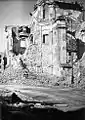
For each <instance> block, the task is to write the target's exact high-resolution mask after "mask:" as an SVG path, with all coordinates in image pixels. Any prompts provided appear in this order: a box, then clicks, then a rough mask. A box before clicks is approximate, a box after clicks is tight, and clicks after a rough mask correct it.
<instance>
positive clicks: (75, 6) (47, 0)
mask: <svg viewBox="0 0 85 120" xmlns="http://www.w3.org/2000/svg"><path fill="white" fill-rule="evenodd" d="M44 4H49V5H51V4H54V5H57V6H58V7H59V8H61V9H71V10H77V11H83V6H81V5H80V4H79V3H78V2H75V3H73V2H70V3H67V2H64V1H58V0H38V1H37V3H36V4H35V5H34V10H35V9H37V7H38V6H41V5H44Z"/></svg>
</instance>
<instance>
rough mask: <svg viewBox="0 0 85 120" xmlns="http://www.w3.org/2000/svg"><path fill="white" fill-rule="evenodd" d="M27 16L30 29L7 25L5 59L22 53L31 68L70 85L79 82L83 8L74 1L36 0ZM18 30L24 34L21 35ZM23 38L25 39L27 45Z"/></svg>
mask: <svg viewBox="0 0 85 120" xmlns="http://www.w3.org/2000/svg"><path fill="white" fill-rule="evenodd" d="M30 15H31V24H30V31H31V32H29V30H28V32H26V31H24V27H25V26H22V27H20V26H18V27H13V26H12V27H8V28H9V30H8V31H9V32H7V33H9V36H8V38H7V44H10V45H7V46H8V48H6V51H7V55H8V56H9V57H8V58H10V57H11V56H12V58H13V56H16V57H17V59H18V58H20V57H19V55H20V56H24V59H23V61H24V62H25V64H26V65H27V67H28V69H29V70H30V71H32V72H37V73H38V74H45V75H52V76H56V77H57V78H59V79H60V80H62V81H67V83H69V84H70V83H75V82H76V83H78V82H79V80H80V79H81V71H82V70H84V68H82V67H83V66H84V64H83V63H84V58H85V57H84V51H85V49H84V48H85V22H84V9H83V7H82V6H81V5H80V4H78V3H77V2H75V3H71V2H69V3H67V2H63V1H57V0H38V1H37V3H36V4H35V5H34V11H33V12H32V13H30ZM21 28H23V30H20V29H21ZM20 31H21V32H20ZM10 32H11V33H10ZM15 33H16V34H15ZM21 33H24V35H21V38H20V34H21ZM25 33H26V35H25ZM23 40H25V42H26V41H27V42H26V46H25V42H24V41H23ZM16 42H17V43H18V44H15V43H16ZM21 43H23V44H21ZM20 45H21V46H20ZM9 46H10V47H9ZM12 58H11V63H12V61H13V60H12ZM8 61H10V59H9V60H8ZM8 63H10V62H8ZM13 64H14V63H13ZM80 68H82V70H81V69H80ZM57 80H58V79H56V81H57Z"/></svg>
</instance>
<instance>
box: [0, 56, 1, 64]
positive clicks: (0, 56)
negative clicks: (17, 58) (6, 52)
mask: <svg viewBox="0 0 85 120" xmlns="http://www.w3.org/2000/svg"><path fill="white" fill-rule="evenodd" d="M0 63H1V55H0Z"/></svg>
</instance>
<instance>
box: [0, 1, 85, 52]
mask: <svg viewBox="0 0 85 120" xmlns="http://www.w3.org/2000/svg"><path fill="white" fill-rule="evenodd" d="M36 1H37V0H0V52H1V51H3V50H4V36H3V31H4V27H5V25H16V24H17V25H18V24H29V21H30V16H29V13H30V12H32V11H33V6H34V4H35V3H36ZM64 1H65V0H64ZM67 1H69V0H67ZM71 1H74V0H71ZM77 1H80V0H77ZM83 1H84V0H81V2H83Z"/></svg>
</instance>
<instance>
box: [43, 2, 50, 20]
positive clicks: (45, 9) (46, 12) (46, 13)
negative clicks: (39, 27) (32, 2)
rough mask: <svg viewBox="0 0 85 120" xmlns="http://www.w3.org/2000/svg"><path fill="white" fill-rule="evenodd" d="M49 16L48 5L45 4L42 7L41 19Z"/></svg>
mask: <svg viewBox="0 0 85 120" xmlns="http://www.w3.org/2000/svg"><path fill="white" fill-rule="evenodd" d="M48 18H49V7H48V5H47V4H46V5H45V6H44V7H43V19H48Z"/></svg>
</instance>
